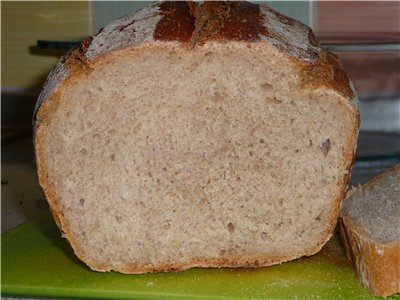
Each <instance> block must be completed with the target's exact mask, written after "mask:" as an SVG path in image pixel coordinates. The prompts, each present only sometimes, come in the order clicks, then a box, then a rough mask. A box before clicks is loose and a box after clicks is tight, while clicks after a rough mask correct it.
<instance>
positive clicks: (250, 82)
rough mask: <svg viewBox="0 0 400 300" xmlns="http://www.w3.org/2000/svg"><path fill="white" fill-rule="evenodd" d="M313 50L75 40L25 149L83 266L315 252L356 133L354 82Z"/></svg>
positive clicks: (261, 262) (254, 259)
mask: <svg viewBox="0 0 400 300" xmlns="http://www.w3.org/2000/svg"><path fill="white" fill-rule="evenodd" d="M159 5H160V4H156V5H153V6H152V9H159ZM174 5H182V4H174ZM224 5H225V4H224ZM227 5H237V4H229V3H228V4H227ZM257 7H258V5H257ZM264 9H267V8H264ZM268 9H269V8H268ZM176 11H177V10H175V12H176ZM268 11H269V12H271V11H270V10H268ZM138 14H139V15H140V14H144V12H143V11H142V12H139V13H138ZM230 14H232V15H233V14H234V9H231V10H230ZM274 14H275V15H277V13H276V12H274ZM135 18H138V17H137V14H136V15H133V16H130V17H129V16H128V17H126V18H125V19H124V22H126V24H128V23H129V22H130V21H132V20H135ZM225 18H228V19H229V15H228V16H225ZM232 18H234V17H232ZM146 20H148V19H146ZM277 20H278V19H277ZM120 22H121V21H120ZM138 22H139V21H138ZM146 22H147V21H146ZM157 22H161V21H159V20H158V21H157ZM293 22H294V21H293ZM133 23H134V22H133ZM133 23H132V24H133ZM225 24H228V22H226V23H225ZM279 24H280V23H279ZM285 24H287V23H285ZM296 24H297V23H296ZM281 25H282V24H281ZM112 26H114V25H112V24H111V25H110V26H109V27H106V28H105V29H104V30H103V32H108V31H109V30H110V28H111V27H112ZM119 26H120V25H119ZM127 26H128V25H127ZM137 26H139V25H137ZM148 26H150V25H148ZM265 26H267V25H265ZM282 26H283V25H282ZM285 26H286V25H285ZM292 26H294V25H292ZM297 26H300V25H297ZM301 26H303V25H301ZM150 27H151V26H150ZM115 28H116V27H115ZM140 28H142V27H140ZM146 28H148V27H146ZM118 30H119V29H118ZM137 30H138V29H137ZM196 32H197V31H196ZM310 32H311V31H306V35H309V34H312V33H310ZM101 34H102V33H99V36H100V37H102V36H101ZM196 34H197V33H196ZM298 34H299V35H300V36H301V34H300V33H298ZM108 36H109V37H110V36H113V35H112V34H111V33H108ZM154 36H156V35H155V34H154ZM203 36H204V34H203ZM96 38H97V37H94V39H93V40H89V41H90V43H92V45H93V44H96V43H97V44H98V43H100V42H99V40H97V41H96ZM140 38H142V37H140ZM98 39H100V38H98ZM105 39H107V36H106V37H105ZM100 41H102V42H104V41H103V37H102V39H100ZM109 42H110V41H109ZM113 42H114V43H116V42H115V40H113ZM316 49H317V48H316ZM85 51H86V52H85ZM317 52H318V54H317V55H316V56H315V57H314V56H310V61H308V60H307V59H304V57H303V56H301V57H302V58H301V57H300V58H299V56H293V55H291V54H290V53H289V54H288V53H283V52H282V50H280V48H279V47H276V46H274V45H273V44H271V43H269V42H267V41H258V40H256V41H252V42H249V41H241V40H233V39H231V38H227V37H225V38H220V39H216V40H213V39H210V40H207V41H203V42H202V43H199V44H195V45H193V43H192V42H190V41H188V42H187V43H186V42H185V43H183V42H181V41H178V42H176V41H172V42H171V41H170V40H169V41H157V40H153V41H151V42H149V41H147V42H141V43H138V44H132V45H128V46H123V47H120V48H118V49H112V50H110V51H106V52H105V53H102V54H101V55H99V56H98V57H95V58H93V57H92V56H89V55H86V54H85V53H92V52H90V46H88V45H87V44H85V43H84V46H81V48H79V49H78V50H76V51H75V52H72V54H69V57H67V58H66V59H64V61H63V62H62V63H61V65H60V64H59V65H58V67H56V68H55V70H54V71H53V75H50V79H49V80H48V83H47V84H48V87H47V89H46V88H45V91H44V92H43V95H42V96H41V99H40V101H39V102H40V103H39V105H38V112H37V115H36V125H35V126H36V127H35V150H36V159H37V166H38V174H39V180H40V183H41V185H42V187H43V190H44V192H45V194H46V197H47V200H48V202H49V204H50V208H51V210H52V212H53V215H54V218H55V220H56V222H57V224H58V226H59V227H60V229H61V230H62V231H63V233H64V236H65V237H66V238H67V239H68V240H69V241H70V243H71V245H72V247H73V248H74V251H75V253H76V254H77V255H78V257H80V258H81V259H82V260H83V261H84V262H86V263H87V264H88V265H89V266H90V267H91V268H92V269H94V270H99V271H109V270H115V271H119V272H123V273H144V272H155V271H170V270H183V269H187V268H191V267H197V266H199V267H246V266H267V265H271V264H276V263H281V262H283V261H287V260H291V259H295V258H298V257H301V256H304V255H312V254H314V253H315V252H317V251H318V250H319V249H320V248H321V247H322V246H323V245H324V243H325V242H326V241H327V240H328V239H329V237H330V236H331V234H332V231H333V228H334V226H335V224H336V221H337V217H338V213H339V206H340V203H341V200H342V199H343V196H344V194H345V190H346V186H347V182H348V178H349V172H350V170H351V166H352V161H353V156H354V151H355V141H356V137H357V132H358V126H359V117H358V111H357V108H356V107H355V104H354V103H355V102H354V101H355V99H356V98H355V97H356V95H355V93H354V91H353V90H352V89H351V83H350V80H349V79H348V77H347V75H346V74H345V73H344V71H343V70H342V69H341V66H340V63H339V62H338V60H337V58H336V57H334V56H333V55H332V54H330V53H328V52H325V51H323V50H320V49H319V48H318V51H317ZM77 57H78V58H80V61H78V62H77V59H76V58H77ZM82 57H83V58H82ZM60 74H61V75H60ZM335 76H336V77H335ZM339 77H340V78H339ZM49 86H50V87H49ZM343 91H350V92H347V94H346V92H343ZM349 93H350V94H349Z"/></svg>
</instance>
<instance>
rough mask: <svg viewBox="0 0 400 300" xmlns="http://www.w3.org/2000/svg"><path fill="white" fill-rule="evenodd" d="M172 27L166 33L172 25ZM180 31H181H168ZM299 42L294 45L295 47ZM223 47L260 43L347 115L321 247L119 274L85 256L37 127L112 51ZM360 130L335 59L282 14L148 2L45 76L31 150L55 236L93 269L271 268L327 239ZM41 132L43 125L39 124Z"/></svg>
mask: <svg viewBox="0 0 400 300" xmlns="http://www.w3.org/2000/svg"><path fill="white" fill-rule="evenodd" d="M171 25H172V27H171ZM171 28H179V30H171ZM299 40H300V41H301V42H298V41H299ZM227 42H235V43H242V44H243V47H251V46H252V45H262V46H265V47H269V48H271V49H273V50H274V51H276V53H277V54H278V55H280V56H281V57H283V58H284V59H287V60H289V61H290V62H291V63H292V64H293V66H294V68H295V69H296V70H297V71H298V74H299V77H300V78H301V84H300V85H299V87H298V88H299V89H300V90H306V89H312V90H317V89H323V90H330V91H331V92H333V93H335V94H337V98H338V101H339V102H340V104H341V105H344V106H345V107H346V109H347V110H348V111H349V112H350V113H351V114H352V115H353V134H352V136H351V137H350V138H349V140H348V141H347V146H346V147H345V152H344V159H343V162H342V164H343V169H344V170H345V171H344V173H343V176H342V177H341V178H340V179H339V180H338V188H337V193H336V194H335V195H333V196H332V202H331V203H332V207H331V210H330V211H331V213H330V215H329V226H328V229H327V230H326V231H325V233H324V235H322V236H321V239H320V241H319V243H318V244H317V245H315V246H313V247H311V248H310V249H308V250H307V251H306V252H305V253H301V254H298V255H297V254H296V255H293V256H276V257H270V256H259V257H248V258H247V257H226V258H225V257H221V258H213V259H202V258H197V259H193V260H192V261H188V262H185V263H180V264H164V265H160V266H140V265H127V266H124V267H120V268H118V269H116V268H114V267H113V266H110V265H103V264H99V263H98V262H96V261H93V260H92V259H91V258H90V255H88V254H86V253H84V251H83V249H82V248H81V246H80V245H79V243H78V242H77V241H76V240H75V238H74V234H73V232H71V230H70V228H71V227H70V225H69V223H68V220H67V219H66V218H64V216H63V212H62V208H61V207H60V204H59V203H60V202H59V200H58V199H57V196H56V193H55V188H54V187H53V186H52V185H51V183H50V181H49V180H48V174H47V171H46V168H45V165H44V160H45V158H44V157H42V153H43V151H42V150H41V147H42V146H43V143H42V140H43V138H42V136H43V133H42V132H41V127H42V126H41V125H45V124H46V122H47V121H48V118H50V117H51V115H52V112H53V111H55V110H56V109H57V106H58V103H59V99H60V95H61V94H62V93H63V90H64V89H65V87H66V86H68V83H69V82H70V81H73V80H77V78H79V76H81V74H84V73H85V72H90V69H91V68H93V67H95V65H97V64H98V63H100V62H103V61H105V60H107V59H108V58H109V57H111V56H112V55H114V54H116V53H121V55H122V54H123V52H124V51H129V49H132V48H135V49H138V48H146V47H153V46H160V47H180V48H182V47H183V48H186V49H187V51H192V50H194V49H195V48H196V47H207V45H210V44H215V43H219V44H225V43H227ZM359 125H360V117H359V112H358V108H357V95H356V92H355V90H354V88H353V86H352V83H351V80H350V78H349V77H348V75H347V73H346V72H345V71H344V69H343V67H342V65H341V63H340V61H339V59H338V58H337V57H336V56H335V55H333V54H331V53H329V52H327V51H324V50H322V49H321V48H320V46H319V44H318V42H317V41H316V39H315V36H314V35H313V33H312V31H311V29H310V28H309V27H307V26H305V25H303V24H301V23H300V22H298V21H296V20H294V19H291V18H289V17H286V16H283V15H282V14H280V13H279V12H277V11H275V10H273V9H272V8H270V7H268V6H265V5H256V4H250V3H247V2H212V3H211V2H210V3H208V2H205V4H204V6H202V5H199V4H197V3H196V4H194V3H191V4H190V5H187V4H185V3H184V2H173V3H160V2H157V3H154V4H151V5H149V6H147V7H146V8H144V9H142V10H141V11H139V12H138V13H135V14H128V15H126V16H124V17H122V18H120V19H118V20H116V21H114V22H112V23H110V24H109V25H108V26H106V27H105V28H103V29H102V30H101V31H100V32H99V33H98V34H97V35H96V36H94V37H89V38H87V39H86V40H85V41H84V42H83V43H82V44H81V45H80V46H79V47H78V48H76V49H73V50H71V51H70V52H68V53H67V54H66V55H65V56H64V57H63V58H62V59H60V61H59V62H58V63H57V65H56V66H55V67H54V69H53V70H52V72H51V73H50V74H49V76H48V78H47V80H46V83H45V84H44V88H43V91H42V93H41V94H40V96H39V98H38V101H37V104H36V108H35V112H34V122H33V127H34V146H35V155H36V164H37V169H38V176H39V182H40V185H41V187H42V189H43V192H44V194H45V195H46V198H47V201H48V202H49V205H50V208H51V211H52V214H53V216H54V219H55V220H56V223H57V225H58V227H59V228H60V230H61V231H62V232H63V236H65V237H66V238H67V239H68V241H69V242H70V243H71V245H72V247H73V249H74V251H75V253H76V255H77V256H78V257H79V258H80V259H82V260H83V261H84V262H86V263H87V264H88V265H89V266H90V267H91V268H92V269H94V270H98V271H109V270H116V271H119V272H122V273H145V272H158V271H179V270H185V269H188V268H192V267H255V266H260V267H261V266H269V265H272V264H276V263H281V262H284V261H288V260H292V259H295V258H298V257H300V256H303V255H306V256H308V255H312V254H315V253H316V252H318V251H319V250H320V249H321V248H322V247H323V245H324V244H325V243H326V242H327V241H328V240H329V238H330V237H331V236H332V233H333V230H334V228H335V225H336V222H337V219H338V215H339V209H340V205H341V201H342V200H343V198H344V197H345V195H346V192H347V189H348V182H349V179H350V173H351V168H352V166H353V163H354V157H355V151H356V140H357V136H358V130H359ZM43 127H45V126H43Z"/></svg>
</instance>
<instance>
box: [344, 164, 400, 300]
mask: <svg viewBox="0 0 400 300" xmlns="http://www.w3.org/2000/svg"><path fill="white" fill-rule="evenodd" d="M340 216H341V222H340V224H341V226H340V232H341V236H342V240H343V243H344V246H345V250H346V254H347V256H348V257H349V259H351V260H352V261H353V263H354V266H355V268H356V273H357V276H358V278H359V279H360V282H361V283H362V284H363V285H364V286H365V287H367V288H369V289H370V290H371V292H372V293H374V294H375V295H378V296H389V295H391V294H394V293H398V292H400V164H399V165H397V166H395V167H393V168H392V169H390V170H389V171H387V172H385V173H384V174H381V175H380V176H378V177H376V178H374V179H373V180H371V181H370V182H368V183H367V184H365V185H363V186H361V187H358V188H354V189H352V190H351V192H349V194H348V196H347V198H346V200H345V201H344V202H343V207H342V210H341V213H340Z"/></svg>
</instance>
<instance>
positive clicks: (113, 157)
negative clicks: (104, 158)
mask: <svg viewBox="0 0 400 300" xmlns="http://www.w3.org/2000/svg"><path fill="white" fill-rule="evenodd" d="M110 159H111V161H114V160H115V154H114V153H113V154H111V155H110Z"/></svg>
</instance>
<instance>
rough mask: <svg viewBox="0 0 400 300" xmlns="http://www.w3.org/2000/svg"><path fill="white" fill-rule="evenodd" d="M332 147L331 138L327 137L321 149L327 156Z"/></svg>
mask: <svg viewBox="0 0 400 300" xmlns="http://www.w3.org/2000/svg"><path fill="white" fill-rule="evenodd" d="M330 149H331V141H330V139H327V140H326V141H325V142H323V143H322V145H321V150H322V153H323V154H324V155H325V156H327V155H328V153H329V150H330Z"/></svg>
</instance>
